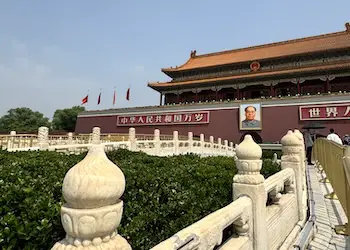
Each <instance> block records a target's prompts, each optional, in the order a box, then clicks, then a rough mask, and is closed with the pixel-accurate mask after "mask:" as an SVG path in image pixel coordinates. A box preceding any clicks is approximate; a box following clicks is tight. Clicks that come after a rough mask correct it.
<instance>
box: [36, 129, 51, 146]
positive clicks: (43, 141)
mask: <svg viewBox="0 0 350 250" xmlns="http://www.w3.org/2000/svg"><path fill="white" fill-rule="evenodd" d="M38 146H39V148H40V150H47V149H48V148H49V128H47V127H40V128H39V131H38Z"/></svg>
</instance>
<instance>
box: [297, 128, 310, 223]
mask: <svg viewBox="0 0 350 250" xmlns="http://www.w3.org/2000/svg"><path fill="white" fill-rule="evenodd" d="M294 135H295V136H296V137H297V138H298V139H299V141H300V146H299V156H300V168H301V175H302V179H301V181H302V190H303V191H302V192H303V194H302V204H303V218H306V216H307V215H306V211H307V206H308V204H307V191H306V188H307V187H306V164H307V159H306V152H305V142H304V136H303V134H302V133H301V132H300V131H299V130H298V129H294Z"/></svg>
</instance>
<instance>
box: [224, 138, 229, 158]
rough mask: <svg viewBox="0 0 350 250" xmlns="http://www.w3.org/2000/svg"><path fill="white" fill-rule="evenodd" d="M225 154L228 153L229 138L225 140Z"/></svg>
mask: <svg viewBox="0 0 350 250" xmlns="http://www.w3.org/2000/svg"><path fill="white" fill-rule="evenodd" d="M224 146H225V155H228V140H224Z"/></svg>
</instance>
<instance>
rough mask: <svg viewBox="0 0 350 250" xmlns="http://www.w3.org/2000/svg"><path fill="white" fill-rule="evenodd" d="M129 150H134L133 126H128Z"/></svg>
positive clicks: (134, 135) (134, 132) (134, 133)
mask: <svg viewBox="0 0 350 250" xmlns="http://www.w3.org/2000/svg"><path fill="white" fill-rule="evenodd" d="M129 142H130V151H136V131H135V128H129Z"/></svg>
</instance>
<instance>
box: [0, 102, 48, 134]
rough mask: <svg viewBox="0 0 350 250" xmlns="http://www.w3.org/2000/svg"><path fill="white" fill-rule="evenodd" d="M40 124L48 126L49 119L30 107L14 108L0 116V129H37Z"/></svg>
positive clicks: (29, 130)
mask: <svg viewBox="0 0 350 250" xmlns="http://www.w3.org/2000/svg"><path fill="white" fill-rule="evenodd" d="M41 126H47V127H49V126H50V122H49V119H48V118H47V117H44V115H43V114H42V113H40V112H37V111H33V110H31V109H30V108H25V107H22V108H15V109H10V110H9V111H7V114H5V115H4V116H2V117H1V118H0V131H6V132H9V131H12V130H14V131H26V132H31V131H37V130H38V128H39V127H41Z"/></svg>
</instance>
